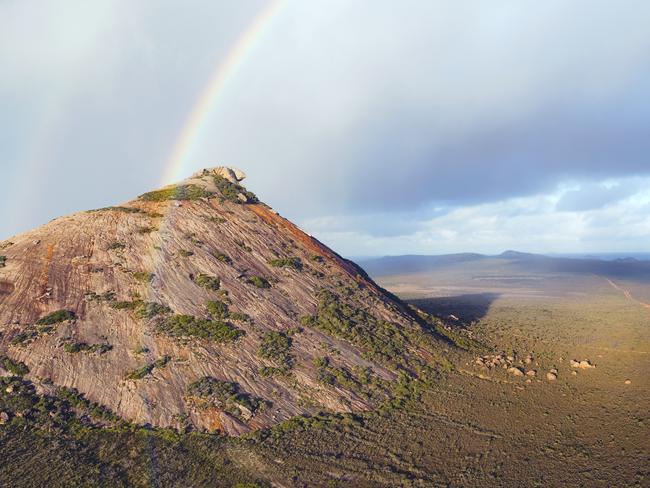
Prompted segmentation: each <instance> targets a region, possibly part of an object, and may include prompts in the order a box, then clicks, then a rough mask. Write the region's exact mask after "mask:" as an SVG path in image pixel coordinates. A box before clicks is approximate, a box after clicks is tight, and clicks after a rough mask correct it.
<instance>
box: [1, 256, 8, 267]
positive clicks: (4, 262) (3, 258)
mask: <svg viewBox="0 0 650 488" xmlns="http://www.w3.org/2000/svg"><path fill="white" fill-rule="evenodd" d="M6 265H7V256H0V268H4V267H5V266H6Z"/></svg>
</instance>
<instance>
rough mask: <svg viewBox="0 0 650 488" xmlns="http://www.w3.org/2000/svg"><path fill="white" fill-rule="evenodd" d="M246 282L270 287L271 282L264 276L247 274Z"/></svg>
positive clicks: (259, 286)
mask: <svg viewBox="0 0 650 488" xmlns="http://www.w3.org/2000/svg"><path fill="white" fill-rule="evenodd" d="M246 283H249V284H251V285H253V286H256V287H257V288H271V283H269V282H268V280H267V279H266V278H262V277H261V276H256V275H253V276H248V277H247V278H246Z"/></svg>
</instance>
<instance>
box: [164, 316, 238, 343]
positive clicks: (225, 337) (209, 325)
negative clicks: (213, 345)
mask: <svg viewBox="0 0 650 488" xmlns="http://www.w3.org/2000/svg"><path fill="white" fill-rule="evenodd" d="M156 328H157V329H158V331H160V332H162V333H164V334H167V335H170V336H172V337H179V338H180V337H186V338H191V337H198V338H201V339H210V340H212V341H216V342H233V341H235V340H237V339H239V338H240V337H241V336H242V335H244V331H243V330H240V329H237V328H236V327H233V326H232V325H230V324H229V323H227V322H224V321H222V320H208V319H202V318H198V317H193V316H191V315H171V316H169V317H165V318H163V319H162V320H159V321H158V322H157V323H156Z"/></svg>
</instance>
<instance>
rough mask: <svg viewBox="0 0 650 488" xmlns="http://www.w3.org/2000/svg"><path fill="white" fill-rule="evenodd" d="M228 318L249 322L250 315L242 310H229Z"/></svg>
mask: <svg viewBox="0 0 650 488" xmlns="http://www.w3.org/2000/svg"><path fill="white" fill-rule="evenodd" d="M228 318H229V319H231V320H235V321H237V322H250V320H251V318H250V315H248V314H246V313H243V312H229V313H228Z"/></svg>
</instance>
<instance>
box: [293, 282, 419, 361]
mask: <svg viewBox="0 0 650 488" xmlns="http://www.w3.org/2000/svg"><path fill="white" fill-rule="evenodd" d="M318 299H319V302H318V313H317V314H316V315H314V316H308V317H302V318H301V319H300V321H301V323H302V325H304V326H307V327H313V328H316V329H319V330H321V331H323V332H325V333H327V334H329V335H331V336H335V337H340V338H342V339H345V340H347V341H349V342H351V343H352V344H355V345H357V346H359V347H361V348H363V349H366V355H367V356H368V357H370V358H371V359H377V360H380V361H383V362H386V363H390V364H393V365H394V364H402V363H404V362H405V358H404V351H405V346H406V344H407V342H408V341H407V338H406V336H405V333H404V332H403V331H402V329H401V328H400V327H398V326H397V325H396V324H393V323H391V322H387V321H385V320H379V319H377V318H376V317H374V316H372V315H370V314H369V313H368V312H366V311H365V310H361V309H358V308H354V307H353V306H351V305H350V304H348V303H345V302H343V301H342V300H341V299H340V297H338V296H337V295H335V294H334V293H332V292H330V291H327V290H323V291H321V292H320V293H319V294H318Z"/></svg>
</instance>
